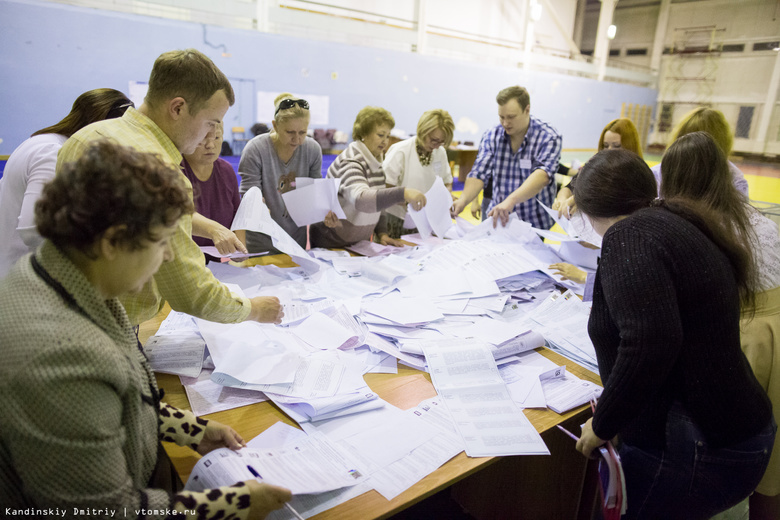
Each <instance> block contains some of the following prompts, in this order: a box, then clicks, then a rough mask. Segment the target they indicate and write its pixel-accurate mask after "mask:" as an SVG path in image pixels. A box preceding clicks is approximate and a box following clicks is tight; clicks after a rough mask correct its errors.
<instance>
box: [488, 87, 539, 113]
mask: <svg viewBox="0 0 780 520" xmlns="http://www.w3.org/2000/svg"><path fill="white" fill-rule="evenodd" d="M512 99H516V100H517V104H518V105H520V108H521V109H522V110H525V108H526V107H527V106H528V105H530V104H531V95H530V94H529V93H528V91H527V90H526V89H525V88H523V87H520V86H517V85H514V86H511V87H507V88H505V89H503V90H501V91H500V92H499V93H498V95H496V103H498V104H499V105H501V106H504V105H506V104H507V103H509V101H510V100H512Z"/></svg>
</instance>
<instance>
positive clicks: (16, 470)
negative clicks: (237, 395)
mask: <svg viewBox="0 0 780 520" xmlns="http://www.w3.org/2000/svg"><path fill="white" fill-rule="evenodd" d="M180 177H181V174H180V173H179V172H177V171H176V170H174V169H172V168H170V167H168V166H166V165H164V164H163V163H162V162H161V161H160V160H159V159H158V158H157V157H155V156H153V155H151V154H141V153H139V152H136V151H134V150H133V149H131V148H127V147H122V146H119V145H115V144H110V143H109V142H107V141H98V142H96V143H95V144H94V145H93V146H92V147H91V148H90V149H89V150H87V152H86V153H85V154H84V155H83V156H82V158H81V159H79V160H78V161H77V162H75V163H71V164H68V165H66V167H65V169H64V171H63V172H62V173H60V174H58V176H57V177H55V178H54V180H52V181H51V183H50V184H48V185H47V186H46V187H45V188H44V190H43V194H42V196H41V198H40V200H38V202H37V204H36V207H35V220H36V225H37V226H38V231H39V232H40V234H41V236H42V237H44V238H45V241H44V242H43V244H42V245H41V246H40V247H39V248H38V250H37V251H36V252H35V253H34V254H29V255H27V256H24V257H22V259H21V260H20V261H19V262H18V263H17V264H16V266H15V267H14V268H13V269H12V270H11V272H10V273H9V275H8V276H7V277H6V278H5V279H4V280H3V281H2V282H0V345H2V353H3V363H2V364H0V395H2V396H3V398H2V399H0V424H2V428H0V503H1V504H3V507H5V508H9V509H12V510H15V511H22V510H26V511H28V512H29V511H33V513H32V516H39V513H37V512H36V511H47V510H50V509H52V508H56V509H57V510H58V511H59V510H60V509H61V510H63V511H66V512H73V511H89V513H87V514H89V515H90V516H95V517H96V518H110V517H118V516H122V517H128V516H131V517H136V516H138V517H147V518H165V517H167V516H168V515H169V514H173V515H175V517H178V515H176V514H175V513H171V511H174V510H177V511H179V512H180V513H179V514H182V512H184V511H187V512H188V514H190V515H195V514H196V510H197V512H198V514H199V515H200V514H202V515H203V517H205V518H218V517H219V518H223V517H232V518H264V517H265V515H266V514H268V513H269V512H270V511H272V510H274V509H278V508H279V507H281V506H282V505H283V503H284V502H285V501H287V500H289V499H290V492H289V491H288V490H286V489H283V488H278V487H275V486H268V485H265V484H260V483H258V482H257V481H247V482H239V483H236V484H234V485H232V486H226V487H222V488H217V489H211V490H207V491H206V492H202V493H195V492H187V491H181V480H179V478H178V475H177V474H176V472H175V469H174V468H173V466H172V464H171V462H170V459H168V457H167V455H165V451H164V450H163V449H162V447H161V444H160V441H161V440H166V441H172V442H176V443H177V444H179V445H183V446H190V447H192V448H193V449H195V450H197V451H198V452H199V453H201V454H205V453H207V452H209V451H211V450H213V449H216V448H219V447H228V448H232V449H238V448H240V447H241V446H242V445H243V440H242V439H241V437H240V436H239V435H238V433H236V432H235V431H234V430H233V429H232V428H230V427H228V426H225V425H223V424H220V423H217V422H214V421H206V420H204V419H200V418H196V417H195V416H194V415H193V414H192V412H190V411H187V410H178V409H176V408H173V407H170V406H168V405H166V404H165V403H162V402H160V396H159V394H158V391H157V385H156V382H155V378H154V374H153V373H152V371H151V368H150V367H149V363H148V362H147V360H146V357H145V355H144V352H143V349H142V348H141V346H140V343H139V342H138V339H137V338H136V336H135V334H134V332H133V329H132V327H131V326H130V321H129V320H128V318H127V314H126V313H125V310H124V307H122V304H121V303H120V302H119V300H118V299H117V296H119V295H120V294H123V293H126V292H134V291H138V290H140V289H141V287H143V285H144V284H145V283H146V282H147V281H149V280H150V279H151V277H152V276H153V275H154V273H155V272H156V271H157V269H158V268H159V267H160V265H161V264H162V263H163V262H165V261H169V260H171V259H172V257H173V252H172V250H171V247H170V245H169V242H168V241H169V239H170V237H171V235H172V234H173V233H174V231H175V229H176V226H177V221H178V220H179V218H180V217H181V216H182V215H184V214H186V213H191V212H192V211H193V205H192V200H191V198H190V196H189V194H188V192H187V190H186V188H185V186H184V183H183V180H182V179H181V178H180ZM41 514H45V513H41ZM231 515H233V516H231ZM72 516H77V514H76V513H73V515H72ZM199 517H200V516H199Z"/></svg>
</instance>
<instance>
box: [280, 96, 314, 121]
mask: <svg viewBox="0 0 780 520" xmlns="http://www.w3.org/2000/svg"><path fill="white" fill-rule="evenodd" d="M295 105H298V106H299V107H301V108H302V109H304V110H309V102H308V101H306V100H305V99H290V98H287V99H283V100H282V102H281V103H279V106H278V107H276V112H274V117H276V114H278V113H279V111H280V110H287V109H288V108H292V107H294V106H295Z"/></svg>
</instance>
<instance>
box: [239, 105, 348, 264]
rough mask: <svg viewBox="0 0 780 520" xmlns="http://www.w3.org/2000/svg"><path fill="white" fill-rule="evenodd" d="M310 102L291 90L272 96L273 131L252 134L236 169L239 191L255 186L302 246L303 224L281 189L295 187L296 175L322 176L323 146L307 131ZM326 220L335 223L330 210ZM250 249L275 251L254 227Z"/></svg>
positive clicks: (248, 238)
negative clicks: (296, 221) (292, 211)
mask: <svg viewBox="0 0 780 520" xmlns="http://www.w3.org/2000/svg"><path fill="white" fill-rule="evenodd" d="M309 119H310V116H309V103H308V102H307V101H306V100H305V99H298V98H296V97H295V96H293V95H292V94H289V93H284V94H279V95H278V96H277V97H276V99H275V100H274V120H273V131H272V132H271V133H268V134H262V135H259V136H257V137H255V138H253V139H252V140H251V141H249V143H247V145H246V147H245V148H244V151H243V152H242V153H241V162H240V163H239V164H238V173H239V174H240V175H241V189H240V191H241V195H242V196H243V194H244V193H246V192H247V191H249V189H250V188H252V187H254V186H257V187H258V188H260V191H261V192H263V200H264V201H265V204H266V206H268V210H269V211H270V212H271V218H273V219H274V220H275V221H276V223H277V224H279V225H280V226H281V227H282V229H284V230H285V231H286V232H287V234H289V235H290V236H291V237H293V238H294V239H295V241H296V242H298V244H299V245H300V246H301V247H306V226H303V227H298V224H296V223H295V222H294V221H293V219H292V217H290V213H289V212H288V211H287V206H286V205H285V203H284V199H283V198H282V193H286V192H288V191H290V190H294V189H295V178H296V177H311V178H314V179H321V178H322V149H321V148H320V145H319V144H318V143H317V141H315V140H314V139H312V138H311V137H308V136H307V135H306V132H307V131H308V129H309ZM325 220H326V222H328V223H330V224H331V225H337V223H338V217H336V214H335V213H333V212H330V213H328V215H327V216H326V217H325ZM246 245H247V249H249V252H250V253H262V252H264V251H270V252H272V253H276V252H278V251H277V250H276V249H275V248H274V247H273V243H272V242H271V237H269V236H267V235H264V234H262V233H256V232H254V231H247V232H246Z"/></svg>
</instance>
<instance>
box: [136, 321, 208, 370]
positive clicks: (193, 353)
mask: <svg viewBox="0 0 780 520" xmlns="http://www.w3.org/2000/svg"><path fill="white" fill-rule="evenodd" d="M205 348H206V342H205V341H203V338H202V337H201V336H200V334H198V333H193V332H186V331H184V332H176V331H169V332H168V333H166V334H163V335H155V336H152V337H151V338H149V339H148V340H147V342H146V345H144V352H146V356H147V357H148V358H149V364H150V365H151V367H152V370H154V371H155V372H162V373H164V374H174V375H182V376H188V377H197V375H198V374H200V370H201V367H202V366H203V351H204V350H205Z"/></svg>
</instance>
